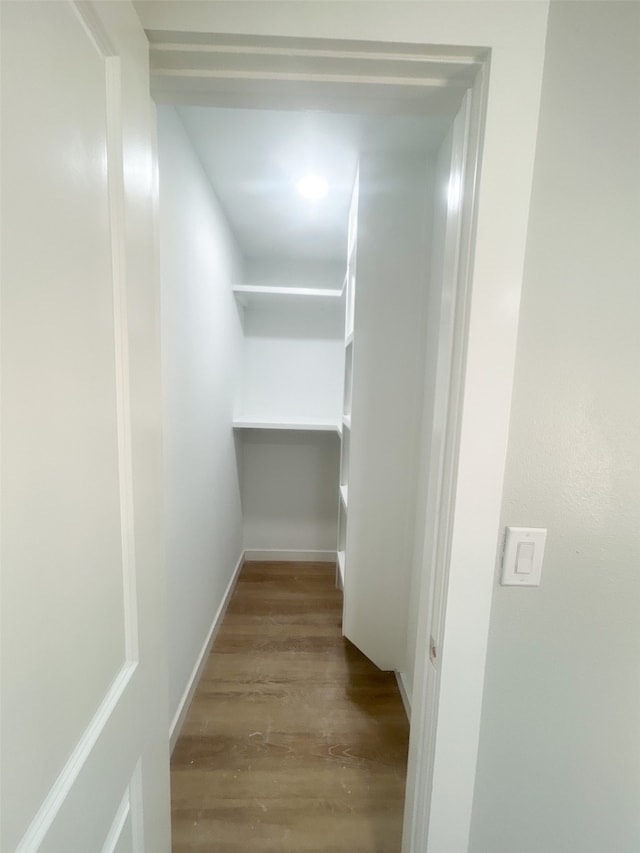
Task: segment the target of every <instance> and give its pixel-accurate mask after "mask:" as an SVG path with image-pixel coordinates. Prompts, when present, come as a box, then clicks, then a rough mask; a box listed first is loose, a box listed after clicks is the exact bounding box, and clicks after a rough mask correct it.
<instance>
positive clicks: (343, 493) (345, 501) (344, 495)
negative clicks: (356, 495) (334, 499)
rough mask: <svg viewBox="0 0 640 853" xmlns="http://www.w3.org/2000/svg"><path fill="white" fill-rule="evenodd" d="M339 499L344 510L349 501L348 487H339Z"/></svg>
mask: <svg viewBox="0 0 640 853" xmlns="http://www.w3.org/2000/svg"><path fill="white" fill-rule="evenodd" d="M340 497H341V499H342V503H343V504H344V508H345V509H346V508H347V504H348V500H349V487H348V486H346V485H344V486H340Z"/></svg>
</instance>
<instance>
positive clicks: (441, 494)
mask: <svg viewBox="0 0 640 853" xmlns="http://www.w3.org/2000/svg"><path fill="white" fill-rule="evenodd" d="M253 46H254V47H255V43H254V45H253ZM316 51H317V47H316ZM254 58H255V57H254ZM315 61H317V57H315ZM378 63H379V64H380V65H384V62H382V61H381V60H378ZM466 63H467V64H466V66H465V68H466V71H467V77H466V78H463V79H462V80H461V75H460V67H459V66H458V65H456V71H457V72H458V76H457V78H456V81H455V84H453V85H452V87H451V88H452V89H453V92H454V95H453V98H454V101H455V104H456V107H457V108H459V105H460V98H461V96H462V95H463V94H464V92H466V91H467V89H469V88H470V89H471V91H472V97H471V98H470V102H469V107H468V109H467V110H465V111H463V117H464V134H463V136H464V138H463V140H462V146H461V147H460V149H459V152H461V153H459V155H458V168H459V171H458V173H457V180H458V190H464V191H465V193H466V194H463V195H462V196H459V197H457V201H458V202H459V201H460V199H461V198H462V201H463V202H464V203H462V204H461V205H460V208H459V210H460V215H459V218H458V221H457V225H455V227H454V231H455V233H453V232H451V233H450V237H451V240H452V241H453V243H450V244H449V246H450V248H449V251H448V253H447V252H443V255H447V254H449V255H451V254H452V255H453V257H454V259H455V263H453V264H452V265H451V264H450V265H449V267H448V268H447V271H448V274H449V275H450V282H449V285H450V289H449V292H448V294H447V299H448V300H449V301H448V311H449V315H448V316H449V324H448V326H446V328H447V331H448V333H449V334H450V339H449V341H448V342H444V344H443V341H442V340H439V342H438V345H436V348H435V349H436V351H437V352H438V353H439V354H440V356H441V357H439V359H438V368H437V370H434V375H433V377H432V379H433V383H432V384H433V389H432V390H433V395H435V396H433V397H432V399H431V403H430V405H431V409H430V411H429V413H428V416H429V417H431V418H433V417H435V413H436V412H437V413H438V416H439V417H442V416H443V415H444V420H445V425H446V427H447V429H446V430H445V439H446V440H445V441H443V442H442V443H441V444H440V445H439V446H438V447H433V448H431V449H428V453H429V454H431V453H436V454H439V456H438V458H435V457H433V458H432V457H431V456H430V457H429V462H430V465H429V473H430V476H429V477H427V478H426V479H425V482H424V484H423V485H422V491H423V495H422V502H423V509H425V510H426V509H427V508H428V507H429V506H431V505H432V504H433V501H434V500H436V502H438V501H439V502H442V501H444V500H446V499H447V497H448V498H450V499H451V498H452V495H451V494H450V493H447V489H446V486H447V475H448V473H449V475H450V472H451V470H452V469H451V468H450V469H449V472H448V471H447V465H449V466H454V465H455V448H456V443H457V432H456V424H457V422H458V418H459V411H458V409H457V401H458V400H459V397H460V392H461V383H462V378H463V377H462V370H461V365H462V351H463V341H464V330H465V327H466V313H467V306H466V304H465V298H464V297H465V294H464V293H463V292H462V291H461V289H460V288H458V289H456V288H457V287H458V284H459V281H460V278H461V277H462V279H464V276H465V275H466V274H467V273H468V270H465V268H464V251H465V240H466V241H467V246H468V241H469V240H470V235H471V233H472V222H473V187H474V186H475V178H476V175H475V163H476V158H477V150H478V139H479V135H480V121H479V118H480V115H481V106H482V104H481V93H482V87H481V85H479V84H478V85H477V89H476V91H475V97H474V95H473V91H474V90H473V85H474V82H475V83H476V84H477V83H478V81H477V80H476V78H475V76H474V75H475V74H476V72H477V71H478V67H477V66H474V64H473V62H469V58H468V57H466ZM478 65H481V63H479V64H478ZM469 69H471V71H470V70H469ZM302 76H303V75H301V77H302ZM289 77H290V79H289V84H291V78H293V77H295V74H293V73H291V72H290V74H289ZM218 82H219V81H218ZM236 82H237V81H236ZM225 85H226V86H227V87H228V85H229V79H228V78H227V79H226V81H225ZM343 86H344V87H345V88H344V89H343V90H342V92H341V93H340V95H339V96H338V98H340V97H341V100H342V107H343V108H344V102H345V101H346V100H348V102H349V103H350V104H351V105H353V104H354V103H355V102H356V101H361V100H362V97H363V92H362V85H354V84H351V83H349V84H347V83H344V84H343ZM267 88H268V87H267ZM311 88H312V90H313V99H312V102H311V103H312V104H313V105H314V106H317V104H318V103H319V102H322V103H323V104H324V105H325V107H326V105H327V104H328V103H329V101H330V100H331V97H332V96H331V94H330V93H331V90H333V92H334V95H333V97H334V98H335V97H336V95H335V91H336V88H337V89H339V88H340V84H336V83H335V82H333V83H331V84H327V83H326V81H325V82H324V83H323V84H322V86H320V87H319V88H318V87H316V89H313V87H311ZM369 88H370V86H369ZM405 88H406V90H407V91H410V90H409V87H405ZM442 88H443V87H442V86H440V90H442ZM444 88H445V89H446V87H444ZM263 89H264V87H263ZM291 89H293V90H294V95H293V96H292V95H291ZM437 89H438V87H437V86H427V87H425V91H426V93H427V96H426V97H425V92H421V93H420V95H421V97H418V98H416V97H415V92H412V93H411V97H410V98H409V99H407V97H406V94H407V91H404V95H405V97H404V99H403V100H402V101H401V103H402V109H404V110H407V109H408V110H409V112H411V111H412V110H413V111H418V112H420V111H422V110H424V109H425V105H426V103H427V102H429V104H430V106H429V108H430V109H434V102H436V101H437V102H438V103H440V108H441V109H442V102H443V101H442V91H436V90H437ZM239 90H240V91H238V92H235V93H230V92H229V90H228V89H227V91H226V92H224V93H221V92H220V91H218V92H217V93H216V94H215V97H216V98H220V99H221V100H222V101H223V102H225V99H226V103H227V104H228V103H229V99H230V98H231V99H234V98H235V99H237V100H239V101H240V102H242V103H243V104H244V105H245V106H246V105H247V103H248V102H249V101H251V99H252V97H254V96H255V93H254V94H253V95H250V94H248V93H247V91H246V87H245V90H244V91H243V86H242V84H241V85H240V86H239ZM402 93H403V86H402V85H397V84H396V85H395V88H394V94H395V95H396V96H399V95H401V94H402ZM447 94H448V95H449V96H450V97H451V96H452V93H451V92H450V91H449V92H448V93H447ZM388 95H389V92H388V91H387V92H386V96H387V97H388ZM213 97H214V95H212V92H211V91H210V90H209V91H208V92H207V93H206V96H205V95H204V94H203V93H201V99H202V100H203V101H208V103H209V105H210V104H211V100H212V98H213ZM265 97H267V100H269V98H270V99H271V101H270V103H271V106H275V102H276V101H279V102H282V99H284V100H285V101H286V102H287V105H288V107H289V108H291V106H292V105H293V103H294V102H295V103H297V104H298V108H299V107H300V106H301V105H302V104H304V103H305V102H306V103H307V104H309V101H308V98H309V97H310V95H309V86H308V84H307V83H305V82H303V83H302V84H301V85H299V86H297V87H296V86H295V85H294V86H291V85H290V86H289V89H288V90H287V91H286V92H282V91H280V92H279V93H278V92H276V93H274V92H273V91H271V93H270V94H267V95H265V92H264V91H263V92H262V94H261V95H260V98H261V100H263V99H264V98H265ZM438 99H439V100H438ZM172 100H174V101H175V100H176V93H175V92H173V94H172ZM191 100H192V101H193V98H191ZM383 102H384V98H383V99H382V100H380V99H379V100H377V101H376V103H375V106H374V111H378V112H380V111H382V110H383V108H382V104H383ZM386 103H387V104H389V103H391V104H392V107H391V108H389V107H387V109H390V110H391V112H396V113H397V112H398V110H399V108H398V102H397V98H396V100H393V101H387V102H386ZM407 104H410V108H409V107H408V106H407ZM371 106H372V102H371V99H369V100H368V108H369V110H370V111H371ZM458 111H459V110H458ZM468 139H471V141H472V144H471V145H469V146H467V140H468ZM452 187H453V190H452V194H453V196H455V182H454V181H451V182H450V190H451V189H452ZM445 225H446V223H445ZM445 230H446V229H445ZM452 245H453V249H451V246H452ZM461 258H462V263H460V262H459V261H460V259H461ZM444 268H445V266H444V265H443V269H444ZM441 293H442V291H441ZM451 297H453V299H451ZM461 333H462V334H461ZM443 351H444V356H442V352H443ZM456 370H457V371H458V372H457V373H456ZM456 382H457V383H458V385H457V387H456ZM438 395H439V396H438ZM436 398H437V399H436ZM430 502H431V503H430ZM436 516H438V514H437V513H436V514H435V516H434V517H433V518H432V519H431V521H432V523H433V524H436V520H437V519H436ZM439 523H440V525H441V529H440V530H438V529H434V530H431V531H427V534H431V539H430V543H429V544H430V545H432V544H433V543H434V542H435V543H436V545H437V547H436V549H435V552H434V553H435V555H436V556H437V557H438V559H439V560H440V561H441V567H444V565H445V564H446V534H447V529H446V513H443V514H440V515H439ZM421 529H422V530H424V528H421ZM434 534H435V535H434ZM425 540H426V537H425ZM434 553H428V549H425V550H423V558H424V565H426V566H427V568H428V571H427V572H426V573H425V572H422V573H421V575H420V576H419V578H418V586H417V587H415V586H414V588H413V590H412V592H413V595H412V600H413V601H418V600H419V599H420V598H421V597H422V598H423V599H424V600H423V602H422V605H421V607H420V608H416V609H415V610H414V614H413V619H414V620H415V622H414V624H415V637H416V647H418V648H426V646H427V643H426V642H425V639H426V638H427V637H428V638H429V640H430V644H431V645H432V646H433V649H434V651H436V654H434V655H433V656H432V661H431V665H432V668H433V674H432V675H431V676H430V677H429V678H428V682H429V685H430V687H431V689H432V691H433V690H435V691H436V694H433V692H432V695H437V667H436V666H434V663H435V661H436V659H437V647H438V637H437V636H433V635H434V634H436V635H437V621H434V619H433V615H432V609H433V602H434V601H436V603H437V602H438V601H440V600H441V599H440V598H439V596H438V594H437V592H438V589H440V590H441V589H445V588H446V578H443V579H442V583H440V586H439V587H438V585H437V584H436V585H435V587H432V584H434V583H435V581H436V580H437V578H438V573H437V572H433V571H431V570H430V569H431V566H432V564H433V556H434ZM440 576H441V577H442V573H441V575H440ZM419 588H421V590H422V591H421V592H420V589H419ZM434 590H435V592H434ZM435 615H436V617H437V616H438V612H437V609H436V614H435ZM369 621H370V623H371V619H369ZM434 624H435V625H436V628H434V627H433V626H434ZM408 692H412V691H411V690H409V691H408ZM424 702H425V697H424V696H422V695H419V696H418V702H417V705H418V706H420V709H421V711H420V714H421V716H423V715H422V710H423V706H424ZM414 712H415V708H414ZM432 720H433V718H431V719H430V720H429V721H428V722H429V723H431V722H432ZM424 723H425V720H424V719H421V721H420V725H419V729H420V731H421V732H422V733H424ZM414 729H415V726H414ZM415 738H417V735H416V736H415ZM415 738H414V740H415ZM416 742H417V743H418V744H420V742H421V741H420V740H417V741H416ZM422 744H423V746H422V747H421V748H422V749H428V748H429V744H428V743H425V742H424V740H422ZM424 764H425V762H424V761H421V762H418V765H419V767H423V766H424ZM426 764H427V767H428V766H429V765H428V762H427V763H426ZM413 772H414V774H415V778H413V779H411V778H410V780H409V791H410V792H413V794H414V795H415V791H416V790H417V786H418V784H419V780H420V776H421V770H419V769H416V768H415V767H414V770H413ZM427 776H428V770H427V774H426V775H425V773H424V772H422V777H423V784H427V785H428V779H427ZM413 801H414V800H413V799H412V798H411V797H410V798H409V799H408V812H410V811H411V809H412V805H411V804H412V802H413Z"/></svg>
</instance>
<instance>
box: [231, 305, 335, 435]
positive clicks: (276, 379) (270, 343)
mask: <svg viewBox="0 0 640 853" xmlns="http://www.w3.org/2000/svg"><path fill="white" fill-rule="evenodd" d="M333 301H334V302H335V304H324V303H322V302H319V300H317V299H311V300H308V299H307V300H302V299H296V300H295V303H294V304H288V302H286V301H285V300H282V299H277V300H276V301H274V302H273V303H270V302H263V301H262V300H260V302H259V304H254V303H253V302H252V303H251V304H250V305H249V306H248V307H247V308H246V309H244V318H243V328H244V345H243V349H242V381H241V383H240V386H239V388H238V394H237V397H236V405H235V412H236V416H238V417H242V418H245V419H247V420H259V421H263V420H274V421H282V420H285V421H286V420H289V421H332V422H333V423H335V424H338V423H339V422H340V418H341V413H342V379H343V373H344V308H343V305H342V304H341V301H340V300H339V299H336V300H333Z"/></svg>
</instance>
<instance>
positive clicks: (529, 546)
mask: <svg viewBox="0 0 640 853" xmlns="http://www.w3.org/2000/svg"><path fill="white" fill-rule="evenodd" d="M535 552H536V548H535V545H534V544H533V542H518V547H517V549H516V574H518V575H530V574H531V572H532V571H533V555H534V554H535Z"/></svg>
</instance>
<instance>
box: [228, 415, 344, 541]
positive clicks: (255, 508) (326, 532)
mask: <svg viewBox="0 0 640 853" xmlns="http://www.w3.org/2000/svg"><path fill="white" fill-rule="evenodd" d="M240 441H241V442H242V447H243V465H242V472H243V473H242V510H243V516H244V547H245V548H246V549H247V550H257V551H268V550H271V551H283V550H292V551H328V552H330V553H331V552H335V550H336V541H337V538H338V527H337V525H338V476H339V466H340V442H339V438H338V434H337V433H330V432H295V431H294V432H289V431H285V432H281V431H278V430H245V431H243V433H242V438H241V439H240ZM267 556H268V555H267ZM325 556H326V555H325Z"/></svg>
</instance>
